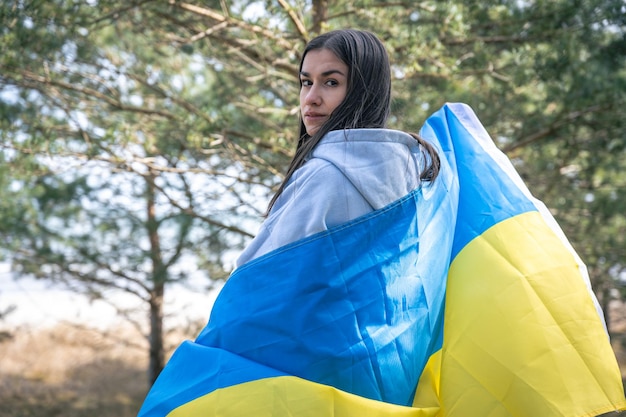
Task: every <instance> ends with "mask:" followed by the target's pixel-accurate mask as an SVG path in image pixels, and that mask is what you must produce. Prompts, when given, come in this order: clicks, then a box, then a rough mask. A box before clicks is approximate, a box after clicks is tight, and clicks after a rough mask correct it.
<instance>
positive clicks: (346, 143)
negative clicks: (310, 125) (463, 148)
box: [308, 129, 426, 210]
mask: <svg viewBox="0 0 626 417" xmlns="http://www.w3.org/2000/svg"><path fill="white" fill-rule="evenodd" d="M312 158H319V159H322V160H325V161H327V162H329V163H331V164H333V165H334V166H336V167H337V168H338V169H339V170H340V171H341V172H342V173H343V174H344V175H345V176H346V178H347V179H348V180H349V181H350V182H351V183H352V184H353V185H354V187H355V188H356V189H357V190H358V191H359V193H360V194H361V195H362V196H363V198H364V199H365V200H366V201H367V202H368V203H369V204H370V205H371V206H372V207H373V208H374V209H375V210H377V209H379V208H382V207H384V206H386V205H388V204H390V203H392V202H393V201H395V200H397V199H399V198H401V197H403V196H405V195H406V194H408V193H409V192H411V191H413V190H414V189H415V188H417V187H418V186H419V185H420V179H419V173H420V172H421V170H422V169H423V167H424V166H425V162H426V161H425V160H424V155H423V154H422V151H421V148H420V146H419V144H418V142H417V141H416V140H415V139H414V138H413V137H412V136H411V135H409V134H407V133H405V132H401V131H398V130H390V129H347V130H336V131H332V132H329V133H328V134H327V135H326V136H325V137H324V138H323V139H322V140H321V141H320V143H319V144H318V145H317V146H316V147H315V149H314V150H313V151H312V152H311V154H310V155H309V158H308V159H312Z"/></svg>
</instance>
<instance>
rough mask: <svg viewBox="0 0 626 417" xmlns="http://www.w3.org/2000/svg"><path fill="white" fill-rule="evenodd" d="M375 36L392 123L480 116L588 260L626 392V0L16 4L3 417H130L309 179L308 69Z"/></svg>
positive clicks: (2, 333)
mask: <svg viewBox="0 0 626 417" xmlns="http://www.w3.org/2000/svg"><path fill="white" fill-rule="evenodd" d="M344 27H354V28H360V29H367V30H371V31H373V32H375V33H376V34H377V35H378V36H379V37H380V38H381V39H382V40H383V41H384V42H385V45H386V46H387V49H388V51H389V54H390V57H391V60H392V67H393V76H394V81H393V83H394V84H393V86H394V92H393V109H392V118H391V122H390V126H389V127H391V128H396V129H402V130H407V131H415V132H417V131H419V129H420V127H421V126H422V124H423V122H424V120H425V119H426V118H427V117H428V116H429V115H430V114H432V113H433V112H434V111H436V110H437V109H438V108H439V107H441V106H442V105H443V104H444V103H445V102H464V103H467V104H469V105H470V106H471V107H472V108H473V109H474V110H475V112H476V113H477V115H478V117H479V118H480V119H481V121H482V122H483V124H484V125H485V127H486V128H487V130H488V131H489V133H490V135H491V137H492V138H493V140H494V141H495V142H496V144H497V145H498V147H499V148H500V149H501V150H502V151H503V152H505V153H506V154H507V156H508V157H509V158H510V159H511V160H512V161H513V163H514V164H515V166H516V168H517V169H518V171H519V172H520V174H521V175H522V177H523V178H524V180H525V181H526V184H527V185H528V187H529V189H530V190H531V192H532V193H533V194H534V195H535V196H536V197H538V198H539V199H541V200H542V201H544V202H545V203H546V205H547V206H548V208H549V209H550V210H551V212H552V213H553V215H554V216H555V218H556V219H557V221H558V222H559V224H560V226H561V227H562V228H563V230H564V232H565V234H566V235H567V236H568V238H569V239H570V241H571V243H572V245H573V246H574V248H575V249H576V251H577V252H578V254H579V255H580V256H581V258H582V259H583V261H584V262H585V263H586V264H587V266H588V270H589V276H590V279H591V282H592V285H593V289H594V291H595V293H596V295H597V298H598V300H599V301H600V303H601V305H602V307H603V310H604V313H605V320H606V322H607V326H608V329H609V332H610V335H611V341H612V345H613V347H614V350H615V353H616V357H617V359H618V361H619V363H620V366H621V368H622V369H623V375H626V310H625V308H624V304H623V300H624V296H625V295H626V292H625V291H626V286H625V283H626V242H625V239H626V157H625V156H626V149H625V148H626V133H625V132H626V129H625V126H624V125H625V123H626V117H625V115H626V113H625V110H624V109H625V108H626V36H625V35H626V2H625V1H624V0H545V1H542V0H537V1H532V0H528V1H523V0H497V1H496V0H484V1H470V0H468V1H458V0H450V1H446V2H442V1H426V0H424V1H397V2H396V1H394V2H391V1H367V0H362V1H356V0H355V1H344V0H339V1H336V2H328V1H321V0H313V1H310V0H306V1H305V0H267V1H248V0H205V1H195V0H189V1H187V2H182V1H178V0H169V1H163V0H126V1H119V0H45V1H44V0H20V1H13V0H6V1H3V2H2V4H1V5H0V48H1V49H0V52H1V53H0V136H1V139H2V140H1V142H0V404H2V406H0V417H3V416H57V415H58V416H61V415H63V416H69V417H73V416H87V415H93V414H94V413H97V415H99V416H102V417H106V416H114V415H115V416H134V415H136V413H137V411H138V409H139V406H140V405H141V401H142V400H143V397H144V395H145V393H146V392H147V390H148V387H149V386H150V384H151V382H152V381H153V380H154V378H155V377H156V376H157V375H158V373H159V372H160V370H161V369H162V367H163V365H164V363H165V361H166V360H167V358H168V355H169V354H170V353H171V351H172V349H173V348H174V347H175V346H176V345H177V344H179V343H180V342H181V340H183V339H185V338H193V337H194V336H195V335H196V334H197V332H198V331H199V330H200V329H201V328H202V327H203V326H204V324H205V323H206V320H207V319H208V315H209V312H210V309H211V305H212V302H213V300H214V298H215V295H216V293H217V291H219V289H220V288H221V286H222V284H223V282H224V280H226V279H227V277H228V276H229V274H230V272H231V271H232V269H233V267H234V260H235V259H236V257H237V255H238V253H239V251H241V249H242V248H243V246H244V245H245V244H246V242H248V241H249V239H250V238H251V237H253V236H254V234H255V233H256V230H257V228H258V226H259V224H260V222H261V221H262V215H263V213H264V210H265V208H266V206H267V203H268V201H269V198H270V197H271V193H272V190H273V188H274V187H275V186H276V185H277V184H278V183H279V182H280V180H281V175H282V173H283V172H284V170H285V167H286V164H287V163H288V162H289V160H290V156H291V155H292V152H293V150H294V149H295V142H296V136H297V126H298V89H299V84H298V74H297V72H298V62H299V59H300V53H301V51H302V49H303V47H304V45H305V44H306V42H307V41H308V40H310V39H311V38H312V37H314V36H315V35H317V34H319V33H322V32H325V31H328V30H331V29H336V28H344Z"/></svg>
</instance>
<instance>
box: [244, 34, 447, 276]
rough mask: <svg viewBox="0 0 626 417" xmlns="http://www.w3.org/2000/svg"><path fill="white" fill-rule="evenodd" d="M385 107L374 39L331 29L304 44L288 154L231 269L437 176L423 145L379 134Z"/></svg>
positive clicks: (387, 86) (385, 81) (384, 65)
mask: <svg viewBox="0 0 626 417" xmlns="http://www.w3.org/2000/svg"><path fill="white" fill-rule="evenodd" d="M390 103H391V74H390V65H389V58H388V56H387V52H386V50H385V47H384V45H383V44H382V43H381V41H380V40H379V39H378V38H377V37H376V36H375V35H373V34H372V33H370V32H366V31H360V30H350V29H347V30H336V31H333V32H329V33H325V34H323V35H321V36H318V37H317V38H315V39H313V40H312V41H311V42H310V43H309V44H308V45H307V47H306V49H305V50H304V53H303V55H302V61H301V63H300V136H299V137H300V139H299V141H298V145H297V149H296V153H295V156H294V158H293V160H292V161H291V164H290V165H289V168H288V170H287V174H286V175H285V179H284V180H283V182H282V184H280V187H279V188H278V191H277V193H276V194H275V195H274V197H273V198H272V200H271V202H270V204H269V209H268V217H267V220H266V221H265V223H264V224H263V226H262V228H261V229H260V231H259V233H258V234H257V237H256V238H255V239H254V240H253V241H252V243H251V244H250V245H249V246H248V247H247V248H246V249H245V250H244V252H243V253H242V254H241V256H240V258H239V260H238V262H237V265H238V266H241V265H243V264H244V263H246V262H248V261H250V260H251V259H254V258H256V257H258V256H260V255H263V254H265V253H268V252H270V251H271V250H273V249H276V248H278V247H281V246H283V245H285V244H287V243H290V242H294V241H297V240H298V239H300V238H302V237H305V236H310V235H312V234H314V233H317V232H321V231H324V230H327V229H329V228H331V227H333V226H336V225H338V224H341V223H344V222H346V221H348V220H351V219H355V218H357V217H359V216H361V215H363V214H366V213H369V212H371V211H374V210H378V209H380V208H382V207H384V206H386V205H387V204H389V203H391V202H393V201H395V200H397V199H398V198H400V197H402V196H404V195H406V194H408V193H409V192H410V191H412V190H414V189H415V188H417V187H418V186H419V185H420V182H421V181H424V180H426V181H429V180H433V179H434V178H435V177H436V176H437V173H438V170H439V159H438V157H437V154H436V152H435V150H434V148H433V147H432V146H431V145H430V144H429V143H427V142H425V141H423V140H422V139H421V138H420V137H419V136H417V135H415V134H408V133H404V132H400V131H394V130H387V129H385V127H386V124H387V118H388V116H389V111H390Z"/></svg>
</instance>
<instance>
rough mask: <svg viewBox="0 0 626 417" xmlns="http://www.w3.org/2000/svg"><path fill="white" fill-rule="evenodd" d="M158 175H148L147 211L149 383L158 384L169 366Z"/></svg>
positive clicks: (165, 273)
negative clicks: (162, 372)
mask: <svg viewBox="0 0 626 417" xmlns="http://www.w3.org/2000/svg"><path fill="white" fill-rule="evenodd" d="M156 175H157V174H156V173H154V172H151V173H150V174H149V175H146V177H145V178H146V209H147V210H146V211H147V213H146V214H147V219H146V220H147V221H146V227H147V230H148V238H149V240H150V259H151V261H152V291H151V294H150V338H149V341H150V364H149V366H148V382H149V384H150V385H152V384H154V381H156V379H157V377H158V376H159V374H160V373H161V371H162V370H163V367H164V366H165V352H164V342H163V294H164V292H165V283H166V281H167V271H166V269H165V266H164V265H163V259H162V257H161V241H160V239H159V221H158V219H157V217H156V203H155V190H156V187H155V183H154V181H155V178H156Z"/></svg>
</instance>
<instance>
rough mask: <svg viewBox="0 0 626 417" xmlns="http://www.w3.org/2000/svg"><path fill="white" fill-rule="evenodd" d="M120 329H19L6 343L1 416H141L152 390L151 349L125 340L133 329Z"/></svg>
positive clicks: (1, 354) (0, 351)
mask: <svg viewBox="0 0 626 417" xmlns="http://www.w3.org/2000/svg"><path fill="white" fill-rule="evenodd" d="M115 333H116V334H117V338H116V339H115V340H114V339H112V338H111V337H110V336H107V335H105V334H102V333H101V332H98V331H95V330H89V329H80V328H76V327H73V326H67V325H59V326H57V327H54V328H52V329H45V330H39V331H32V330H27V329H17V330H14V331H13V332H12V334H13V336H12V337H11V338H10V339H5V340H4V341H3V342H2V343H1V344H0V363H1V364H2V366H1V367H0V404H2V406H1V407H0V417H44V416H46V417H55V416H63V417H82V416H94V415H97V416H100V417H109V416H111V417H113V416H116V417H125V416H129V417H130V416H136V415H137V412H138V411H139V407H140V406H141V402H142V401H143V398H144V396H145V394H146V392H147V378H146V371H145V369H146V360H145V358H144V355H145V354H144V352H143V351H142V350H140V349H138V348H136V347H131V346H129V345H128V344H126V343H124V342H121V341H120V340H121V339H120V337H119V336H120V335H123V334H124V333H130V332H129V331H126V330H121V329H116V332H115ZM136 337H137V336H136V335H134V338H136ZM130 340H133V339H132V338H131V339H130Z"/></svg>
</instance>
